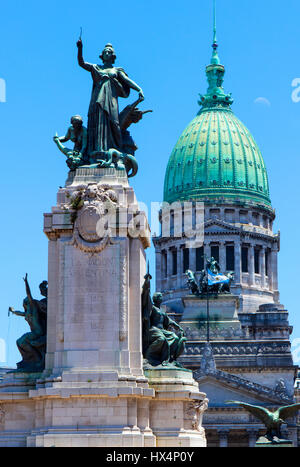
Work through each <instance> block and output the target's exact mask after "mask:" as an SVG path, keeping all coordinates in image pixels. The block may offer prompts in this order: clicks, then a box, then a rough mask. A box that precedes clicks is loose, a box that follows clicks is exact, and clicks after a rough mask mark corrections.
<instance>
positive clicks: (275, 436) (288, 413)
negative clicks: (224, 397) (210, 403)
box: [226, 401, 300, 443]
mask: <svg viewBox="0 0 300 467" xmlns="http://www.w3.org/2000/svg"><path fill="white" fill-rule="evenodd" d="M226 403H227V404H236V405H239V406H240V407H243V408H244V409H245V410H247V411H248V412H250V413H251V414H252V415H254V416H255V417H256V418H258V419H259V420H261V421H262V422H263V423H264V424H265V426H266V428H267V432H266V434H265V436H264V437H265V438H266V441H269V442H272V443H280V441H283V439H282V434H281V425H282V424H283V423H285V420H286V419H287V418H290V417H293V416H295V415H296V413H297V412H298V411H299V410H300V404H291V405H285V406H283V407H279V408H278V409H277V410H275V412H270V410H268V409H266V408H265V407H260V406H258V405H252V404H246V403H245V402H240V401H227V402H226Z"/></svg>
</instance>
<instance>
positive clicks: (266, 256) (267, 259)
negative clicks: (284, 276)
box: [265, 251, 269, 276]
mask: <svg viewBox="0 0 300 467" xmlns="http://www.w3.org/2000/svg"><path fill="white" fill-rule="evenodd" d="M265 262H266V276H268V275H269V252H268V251H266V253H265Z"/></svg>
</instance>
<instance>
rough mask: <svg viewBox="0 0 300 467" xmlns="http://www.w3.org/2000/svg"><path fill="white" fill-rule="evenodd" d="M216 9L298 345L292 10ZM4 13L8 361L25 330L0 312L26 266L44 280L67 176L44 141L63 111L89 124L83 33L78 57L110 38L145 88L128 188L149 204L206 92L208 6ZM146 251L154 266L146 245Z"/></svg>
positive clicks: (0, 273)
mask: <svg viewBox="0 0 300 467" xmlns="http://www.w3.org/2000/svg"><path fill="white" fill-rule="evenodd" d="M217 10H218V34H217V35H218V41H219V55H220V58H221V62H222V63H223V64H224V65H225V67H226V75H225V82H224V88H225V90H226V91H228V92H232V95H233V98H234V104H233V110H234V112H235V114H236V115H237V116H238V117H239V118H240V119H241V120H242V122H243V123H244V124H245V125H246V126H247V127H248V128H249V130H250V131H251V133H252V134H253V135H254V138H255V139H256V141H257V143H258V145H259V147H260V149H261V151H262V154H263V156H264V159H265V162H266V165H267V169H268V174H269V182H270V191H271V199H272V204H273V207H275V209H276V214H277V219H276V224H275V230H278V229H280V231H281V252H280V255H279V286H280V291H281V302H282V303H283V304H284V305H285V306H286V308H287V309H288V310H289V312H290V323H291V325H293V326H294V332H293V335H292V339H296V338H300V316H299V310H298V291H297V287H296V286H295V285H294V284H293V283H292V277H296V271H297V270H298V264H299V262H300V252H299V247H298V232H299V229H300V221H299V218H298V212H299V208H298V203H299V193H300V178H299V173H300V170H299V169H300V158H299V147H300V144H299V143H300V102H299V103H295V102H293V100H292V92H293V90H294V88H293V87H292V81H293V80H294V79H295V78H297V77H300V61H299V58H298V55H299V54H298V44H299V43H300V29H299V17H300V3H299V1H297V0H286V1H285V2H282V1H279V0H273V1H271V0H265V1H264V2H261V0H243V2H241V1H240V0H226V1H225V0H218V6H217ZM0 17H1V28H0V43H1V47H0V63H1V68H0V80H1V79H2V80H5V83H6V102H5V103H4V102H1V96H0V121H1V127H0V132H1V138H0V154H1V172H2V173H1V188H2V190H1V193H2V203H1V218H2V224H1V225H2V228H1V231H0V241H1V248H0V252H1V257H0V259H1V269H0V308H1V313H0V338H2V339H5V340H7V354H8V361H7V364H8V365H14V364H15V363H16V362H17V361H19V360H20V355H19V353H18V350H17V348H16V345H15V341H16V339H17V338H18V337H19V336H20V335H21V334H23V333H24V332H26V330H27V329H28V327H27V325H26V323H24V322H23V320H22V318H19V317H16V316H11V317H10V318H8V316H7V309H8V306H10V305H11V306H13V307H15V308H16V309H21V307H22V300H23V298H24V296H25V291H24V283H23V280H22V277H23V276H24V275H25V273H26V272H28V274H29V280H30V284H31V285H32V290H33V293H34V295H35V296H36V297H37V298H38V297H39V290H38V284H39V283H40V282H41V281H42V280H43V279H45V278H46V277H47V238H46V236H45V235H44V234H43V213H44V212H49V211H50V209H51V206H53V205H54V204H55V199H56V192H57V189H58V187H59V186H60V185H63V184H64V182H65V179H66V176H67V166H66V165H65V160H64V156H63V155H62V154H61V153H59V151H58V150H57V149H56V147H55V145H54V143H53V141H52V136H53V135H54V134H55V132H56V131H57V132H58V133H59V134H63V133H64V131H65V130H66V128H67V126H68V123H69V119H70V117H71V115H74V114H78V113H79V114H81V115H82V116H83V117H84V118H85V122H86V114H87V109H88V104H89V98H90V92H91V80H90V75H89V73H86V72H85V71H84V70H82V69H81V68H79V67H78V65H77V62H76V40H77V38H78V35H79V31H80V27H82V28H83V36H82V39H83V43H84V57H85V59H86V60H87V61H90V62H93V63H95V62H97V61H98V55H99V54H100V52H101V51H102V49H103V46H104V45H105V44H106V43H107V42H111V43H112V44H113V45H114V47H115V50H116V54H117V61H116V65H117V66H121V67H123V68H124V69H125V71H126V72H127V74H128V75H129V76H130V77H131V78H132V79H133V80H134V81H136V82H137V83H138V84H139V85H140V86H141V87H142V88H143V91H144V94H145V98H146V99H145V102H144V103H143V104H142V108H143V109H153V113H152V114H147V115H146V116H145V117H144V120H143V121H142V122H140V123H139V124H138V125H136V126H134V128H132V134H133V136H134V139H135V140H136V142H137V144H138V146H139V150H138V152H137V153H136V156H137V158H138V161H139V173H138V175H137V176H136V177H135V178H134V179H132V181H131V183H132V186H133V187H134V189H135V191H136V194H137V197H138V199H139V200H140V201H143V202H144V203H147V204H149V203H150V202H151V201H161V200H162V191H163V181H164V173H165V168H166V165H167V162H168V158H169V155H170V153H171V151H172V148H173V146H174V145H175V143H176V141H177V139H178V137H179V136H180V134H181V132H182V131H183V129H184V128H185V127H186V125H187V124H188V123H189V122H190V121H191V120H192V119H193V117H194V116H195V114H196V113H197V111H198V104H197V98H198V93H200V92H204V91H205V90H206V87H207V85H206V78H205V66H206V65H207V64H208V62H209V60H210V56H211V42H212V2H211V1H209V0H185V1H184V2H183V1H182V0H181V1H178V0H164V1H158V0H151V1H146V0H127V2H123V1H122V2H121V1H120V0H114V2H101V1H94V0H87V1H86V2H82V1H78V0H73V1H69V0H61V1H56V0H51V2H39V1H36V0H27V1H26V2H24V1H23V0H20V1H16V0H12V1H10V2H2V6H1V10H0ZM0 82H1V81H0ZM299 94H300V93H299ZM135 96H136V93H135V92H133V93H132V94H131V97H130V100H129V101H130V102H131V101H132V100H133V99H135ZM258 98H263V99H259V100H258V101H257V99H258ZM129 101H127V102H125V100H124V104H122V105H123V106H124V105H125V104H127V103H128V102H129ZM122 105H121V106H122ZM148 256H149V259H150V261H151V269H152V271H154V255H153V251H152V250H151V251H149V252H148ZM153 285H154V284H153Z"/></svg>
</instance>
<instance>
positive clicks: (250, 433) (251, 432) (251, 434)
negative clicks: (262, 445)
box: [247, 428, 259, 448]
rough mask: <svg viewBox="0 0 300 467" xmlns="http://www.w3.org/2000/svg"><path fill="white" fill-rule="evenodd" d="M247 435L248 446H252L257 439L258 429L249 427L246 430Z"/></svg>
mask: <svg viewBox="0 0 300 467" xmlns="http://www.w3.org/2000/svg"><path fill="white" fill-rule="evenodd" d="M247 433H248V436H249V448H254V446H255V443H256V441H257V439H258V434H259V431H258V430H257V429H255V428H249V429H248V430H247Z"/></svg>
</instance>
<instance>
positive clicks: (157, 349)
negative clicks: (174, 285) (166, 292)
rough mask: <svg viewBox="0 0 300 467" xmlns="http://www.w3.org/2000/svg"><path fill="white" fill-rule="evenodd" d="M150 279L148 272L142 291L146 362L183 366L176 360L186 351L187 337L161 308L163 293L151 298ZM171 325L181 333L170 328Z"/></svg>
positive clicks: (155, 364) (143, 336) (156, 364)
mask: <svg viewBox="0 0 300 467" xmlns="http://www.w3.org/2000/svg"><path fill="white" fill-rule="evenodd" d="M150 279H151V276H150V274H149V272H148V273H147V274H146V276H145V282H144V285H143V292H142V323H143V324H142V325H143V329H142V339H143V356H144V358H145V360H146V364H147V363H149V364H150V365H151V366H158V365H164V366H169V365H171V364H173V365H175V366H181V365H180V364H179V363H178V362H176V360H177V358H178V357H179V356H180V355H181V354H182V352H183V351H184V344H185V341H186V338H185V337H184V333H183V329H182V327H181V326H179V324H178V323H176V322H175V321H173V320H172V319H171V318H169V316H168V315H167V313H166V312H165V311H163V310H161V308H160V307H161V304H162V294H161V293H155V294H154V295H153V300H151V296H150ZM171 326H172V327H174V328H175V329H177V330H178V331H179V333H178V334H176V333H175V332H173V331H171V330H169V328H170V327H171Z"/></svg>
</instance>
